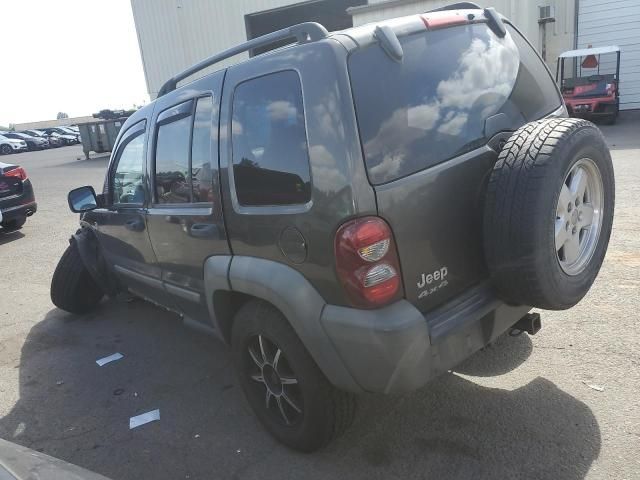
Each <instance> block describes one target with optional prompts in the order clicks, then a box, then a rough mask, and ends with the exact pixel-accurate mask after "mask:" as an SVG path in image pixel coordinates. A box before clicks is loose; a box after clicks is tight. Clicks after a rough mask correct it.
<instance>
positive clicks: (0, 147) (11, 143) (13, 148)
mask: <svg viewBox="0 0 640 480" xmlns="http://www.w3.org/2000/svg"><path fill="white" fill-rule="evenodd" d="M26 151H27V142H25V141H24V140H17V139H13V138H7V137H5V136H4V135H0V154H2V155H7V154H9V153H17V152H26Z"/></svg>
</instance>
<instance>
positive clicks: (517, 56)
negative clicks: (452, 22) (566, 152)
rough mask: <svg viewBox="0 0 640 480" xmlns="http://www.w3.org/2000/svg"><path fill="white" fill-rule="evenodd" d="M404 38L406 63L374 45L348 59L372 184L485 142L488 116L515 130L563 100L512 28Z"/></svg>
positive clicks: (438, 32)
mask: <svg viewBox="0 0 640 480" xmlns="http://www.w3.org/2000/svg"><path fill="white" fill-rule="evenodd" d="M400 42H401V44H402V48H403V50H404V58H403V60H402V62H400V63H398V62H395V61H393V60H391V59H390V58H389V57H388V56H387V55H386V54H385V53H384V51H383V50H382V49H381V48H380V47H379V46H378V45H375V44H374V45H371V46H368V47H366V48H364V49H362V50H359V51H356V52H354V53H353V54H352V55H351V56H350V57H349V73H350V76H351V83H352V89H353V96H354V102H355V109H356V114H357V118H358V127H359V130H360V140H361V142H362V149H363V153H364V157H365V162H366V165H367V170H368V174H369V179H370V181H371V182H372V183H373V184H381V183H386V182H389V181H392V180H395V179H397V178H400V177H403V176H406V175H409V174H411V173H414V172H417V171H419V170H422V169H425V168H428V167H430V166H433V165H436V164H438V163H440V162H442V161H445V160H447V159H450V158H453V157H455V156H458V155H461V154H463V153H465V152H468V151H470V150H472V149H474V148H477V147H479V146H481V145H483V144H484V143H486V138H485V121H486V120H487V118H489V117H492V116H495V115H500V114H502V115H501V117H500V118H499V120H500V121H499V122H493V124H496V123H498V124H501V125H504V126H505V128H503V129H505V130H512V129H513V130H515V129H517V128H518V127H519V126H520V125H523V124H524V123H526V122H528V121H530V120H534V119H538V118H540V117H542V116H544V115H546V114H548V113H550V112H552V111H553V110H555V109H557V108H558V106H560V104H561V100H560V96H559V94H558V91H557V89H556V87H555V84H554V82H553V79H552V78H551V77H550V75H549V73H548V71H547V69H546V67H545V66H544V64H543V63H542V61H541V60H540V58H539V57H538V56H537V54H536V53H535V52H534V51H533V49H532V48H531V46H530V45H529V44H528V43H527V42H526V40H524V38H523V37H522V36H521V35H520V34H519V33H518V32H517V31H516V30H515V29H514V28H512V27H511V26H508V32H507V35H506V36H505V37H504V38H499V37H497V36H496V35H495V34H494V33H493V32H492V31H491V30H490V29H489V28H488V27H487V26H486V24H472V25H464V26H456V27H451V28H445V29H441V30H435V31H429V32H427V31H425V32H420V33H417V34H412V35H408V36H405V37H401V38H400ZM494 133H496V132H495V131H492V132H491V135H492V134H494ZM488 136H490V135H488Z"/></svg>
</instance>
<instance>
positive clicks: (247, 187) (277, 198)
mask: <svg viewBox="0 0 640 480" xmlns="http://www.w3.org/2000/svg"><path fill="white" fill-rule="evenodd" d="M232 148H233V178H234V183H235V190H236V195H237V198H238V202H239V203H240V205H244V206H264V205H297V204H304V203H307V202H308V201H309V200H310V199H311V175H310V172H309V155H308V151H307V137H306V130H305V123H304V111H303V106H302V89H301V86H300V79H299V78H298V74H297V73H296V72H294V71H284V72H278V73H273V74H270V75H265V76H263V77H259V78H255V79H252V80H248V81H246V82H244V83H242V84H240V85H239V86H238V87H237V88H236V90H235V92H234V96H233V121H232Z"/></svg>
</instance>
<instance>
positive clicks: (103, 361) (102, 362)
mask: <svg viewBox="0 0 640 480" xmlns="http://www.w3.org/2000/svg"><path fill="white" fill-rule="evenodd" d="M122 357H124V355H122V354H121V353H114V354H113V355H109V356H108V357H104V358H100V359H98V360H96V363H97V364H98V366H99V367H101V366H103V365H106V364H107V363H111V362H115V361H116V360H120V359H121V358H122Z"/></svg>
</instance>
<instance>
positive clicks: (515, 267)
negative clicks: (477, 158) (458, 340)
mask: <svg viewBox="0 0 640 480" xmlns="http://www.w3.org/2000/svg"><path fill="white" fill-rule="evenodd" d="M580 130H590V132H589V135H592V136H593V135H594V130H595V131H597V134H596V135H595V136H594V138H599V139H600V140H599V141H598V140H596V141H595V142H594V144H595V145H596V147H597V148H598V149H600V150H602V151H606V156H607V157H609V162H610V156H609V154H608V150H607V149H606V143H605V141H604V138H603V137H602V134H601V133H600V132H599V130H597V127H595V126H594V125H593V124H592V123H591V122H589V121H586V120H582V119H575V118H557V119H556V118H554V119H544V120H540V121H537V122H531V123H528V124H526V125H524V126H523V127H521V128H520V129H518V130H517V131H516V132H515V133H514V134H513V135H512V136H511V137H510V138H509V140H508V141H507V142H506V143H505V145H504V147H503V149H502V150H501V152H500V154H499V155H498V160H497V161H496V163H495V165H494V169H493V172H492V174H491V176H490V179H489V183H488V186H487V196H486V203H485V212H484V228H485V234H484V239H485V245H484V247H485V256H486V261H487V265H488V267H489V270H490V272H491V276H492V279H493V282H494V284H495V285H496V286H497V288H498V290H499V292H500V294H501V296H502V297H503V298H504V299H506V300H507V301H509V302H510V303H521V304H527V305H532V306H537V307H540V308H549V309H564V308H569V307H570V306H573V305H574V304H575V303H576V302H577V300H579V298H581V297H582V295H580V296H579V298H577V297H576V296H575V295H574V296H572V298H565V299H561V298H559V296H556V297H555V298H551V295H550V291H549V286H548V285H545V279H542V278H541V271H540V266H539V265H537V264H536V262H535V261H534V259H533V258H532V257H533V256H534V254H535V252H536V242H538V241H539V238H540V237H539V233H540V232H538V231H537V230H538V229H539V228H540V226H539V223H538V222H536V221H534V219H540V218H546V216H549V215H550V213H551V212H549V211H548V208H549V205H548V204H547V203H545V202H535V204H532V199H534V198H536V197H538V196H539V195H540V192H541V191H549V187H550V186H549V182H550V180H551V179H555V178H556V177H557V173H555V172H557V168H558V165H555V164H554V162H556V161H557V157H556V155H558V152H559V151H563V152H564V151H568V150H569V149H570V148H571V147H572V144H573V143H574V142H577V141H579V140H580V138H579V137H580V136H581V134H580ZM611 200H612V201H613V193H612V197H611ZM556 201H557V200H556ZM611 215H613V211H612V210H611ZM605 230H606V229H605ZM609 233H610V227H609V231H604V232H603V234H604V235H605V236H606V240H605V247H604V248H605V249H606V243H607V242H608V238H609ZM600 264H601V260H600V263H599V264H598V265H597V266H596V269H595V273H594V274H593V279H595V275H596V274H597V271H598V270H599V268H600ZM544 274H546V273H545V272H543V275H544ZM593 279H591V280H590V282H592V281H593ZM589 286H590V283H589Z"/></svg>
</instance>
